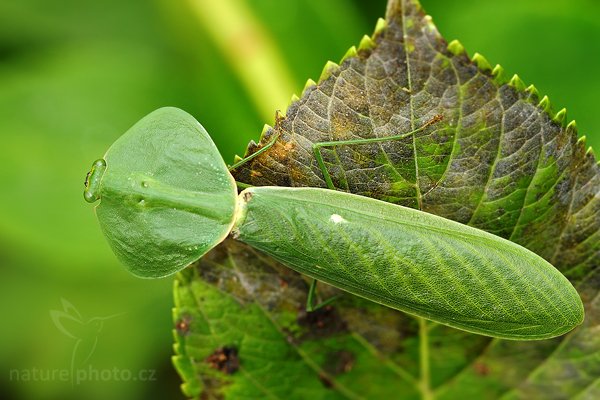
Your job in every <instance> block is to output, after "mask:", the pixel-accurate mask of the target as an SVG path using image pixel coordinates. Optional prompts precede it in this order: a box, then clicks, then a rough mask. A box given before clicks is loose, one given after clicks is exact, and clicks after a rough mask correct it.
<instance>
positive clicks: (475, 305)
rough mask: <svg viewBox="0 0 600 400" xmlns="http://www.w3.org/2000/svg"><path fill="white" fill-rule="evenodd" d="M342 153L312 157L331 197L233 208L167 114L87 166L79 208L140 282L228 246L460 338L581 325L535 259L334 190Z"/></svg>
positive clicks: (206, 148) (177, 115)
mask: <svg viewBox="0 0 600 400" xmlns="http://www.w3.org/2000/svg"><path fill="white" fill-rule="evenodd" d="M440 119H441V117H439V116H436V117H434V118H432V119H431V120H430V121H429V122H427V123H426V124H424V125H423V126H422V127H420V128H419V129H418V130H421V129H424V128H425V127H426V126H428V125H430V124H435V123H437V122H439V121H440ZM414 133H415V131H413V132H408V133H406V134H403V135H398V136H390V137H387V138H381V139H380V138H377V139H363V140H367V141H371V142H372V141H384V140H395V139H399V138H402V137H407V135H411V134H414ZM274 140H277V138H274V139H273V141H274ZM363 140H360V139H359V140H354V141H344V142H343V144H346V145H348V144H353V143H362V141H363ZM338 144H342V142H327V143H320V144H317V145H315V146H314V147H313V152H314V155H315V159H316V161H317V163H319V165H320V166H321V170H322V172H323V176H324V179H325V180H326V182H327V183H328V186H329V187H330V189H320V188H286V187H249V188H247V189H245V190H243V191H242V192H241V193H239V194H238V191H237V187H236V182H235V181H234V179H233V177H232V175H231V174H230V173H229V170H228V168H227V166H226V165H225V163H224V161H223V159H222V158H221V156H220V154H219V152H218V150H217V148H216V146H215V145H214V143H213V142H212V140H211V138H210V136H209V135H208V133H207V132H206V131H205V130H204V128H203V127H202V126H201V125H200V124H199V123H198V122H197V121H196V120H195V119H194V118H193V117H192V116H190V115H189V114H187V113H185V112H184V111H181V110H178V109H175V108H162V109H159V110H157V111H154V112H153V113H151V114H150V115H148V116H146V117H145V118H143V119H142V120H141V121H139V122H138V123H137V124H136V125H134V126H133V127H132V128H131V129H130V130H129V131H128V132H126V133H125V134H124V135H123V136H121V137H120V138H119V139H118V140H117V141H116V142H115V143H114V144H113V145H112V146H111V147H110V149H109V150H108V152H107V153H106V155H105V157H104V159H102V160H98V161H96V162H95V163H94V164H93V166H92V170H91V171H90V173H89V174H88V177H87V179H86V189H85V192H84V197H85V199H86V200H87V201H88V202H94V201H96V200H100V204H99V205H98V206H97V207H96V213H97V216H98V219H99V221H100V226H101V228H102V230H103V232H104V234H105V236H106V237H107V239H108V241H109V243H110V245H111V247H112V249H113V250H114V252H115V253H116V255H117V257H118V258H119V259H120V260H121V261H122V262H123V264H125V266H126V267H127V268H128V269H129V270H130V271H131V272H132V273H133V274H135V275H137V276H141V277H146V278H159V277H164V276H167V275H170V274H173V273H175V272H177V271H179V270H181V269H183V268H185V267H186V266H187V265H189V264H190V263H192V262H194V261H196V260H198V259H199V258H200V257H202V256H203V255H204V254H206V253H207V252H208V251H209V250H210V249H212V248H213V247H215V246H216V245H217V244H219V243H220V242H221V241H223V240H224V239H225V238H226V237H227V236H228V235H230V234H231V236H232V237H233V238H234V239H237V240H240V241H242V242H244V243H247V244H249V245H250V246H252V247H254V248H256V249H258V250H260V251H262V252H264V253H266V254H268V255H270V256H272V257H274V258H275V259H277V260H278V261H280V262H282V263H283V264H284V265H287V266H289V267H290V268H292V269H294V270H296V271H298V272H300V273H302V274H305V275H307V276H309V277H311V278H314V279H316V280H320V281H323V282H326V283H329V284H331V285H333V286H336V287H338V288H340V289H343V290H345V291H347V292H350V293H353V294H355V295H359V296H362V297H365V298H367V299H370V300H372V301H375V302H377V303H380V304H384V305H386V306H389V307H391V308H395V309H398V310H401V311H405V312H407V313H410V314H413V315H417V316H420V317H423V318H427V319H430V320H433V321H436V322H440V323H443V324H446V325H449V326H452V327H456V328H459V329H463V330H466V331H470V332H474V333H479V334H484V335H489V336H495V337H501V338H507V339H521V340H527V339H543V338H550V337H554V336H558V335H561V334H564V333H566V332H568V331H569V330H571V329H572V328H573V327H575V326H576V325H578V324H580V323H581V322H582V320H583V306H582V303H581V300H580V298H579V295H578V293H577V292H576V290H575V289H574V288H573V286H572V285H571V284H570V283H569V281H568V280H567V279H566V278H565V277H564V276H563V275H562V274H561V273H560V272H559V271H557V270H556V269H555V268H554V267H553V266H552V265H550V264H549V263H548V262H546V261H545V260H544V259H542V258H541V257H539V256H537V255H536V254H534V253H532V252H530V251H529V250H527V249H525V248H523V247H521V246H519V245H517V244H515V243H512V242H510V241H507V240H504V239H502V238H499V237H496V236H494V235H491V234H489V233H486V232H484V231H481V230H478V229H475V228H471V227H469V226H466V225H463V224H459V223H457V222H454V221H451V220H447V219H444V218H441V217H438V216H435V215H432V214H427V213H424V212H421V211H417V210H414V209H410V208H405V207H401V206H398V205H393V204H389V203H385V202H382V201H379V200H373V199H370V198H366V197H362V196H358V195H353V194H349V193H344V192H339V191H335V190H331V189H335V188H334V187H333V184H332V182H331V178H328V173H327V171H326V168H325V167H324V164H323V162H322V159H321V158H320V153H319V151H320V148H321V147H326V146H329V147H330V146H336V145H338ZM255 155H256V153H255ZM244 161H245V160H244ZM244 161H241V162H244ZM239 164H240V163H237V164H236V165H234V166H233V167H236V166H238V165H239ZM233 167H232V168H233ZM310 293H311V294H312V293H314V285H313V286H311V290H310Z"/></svg>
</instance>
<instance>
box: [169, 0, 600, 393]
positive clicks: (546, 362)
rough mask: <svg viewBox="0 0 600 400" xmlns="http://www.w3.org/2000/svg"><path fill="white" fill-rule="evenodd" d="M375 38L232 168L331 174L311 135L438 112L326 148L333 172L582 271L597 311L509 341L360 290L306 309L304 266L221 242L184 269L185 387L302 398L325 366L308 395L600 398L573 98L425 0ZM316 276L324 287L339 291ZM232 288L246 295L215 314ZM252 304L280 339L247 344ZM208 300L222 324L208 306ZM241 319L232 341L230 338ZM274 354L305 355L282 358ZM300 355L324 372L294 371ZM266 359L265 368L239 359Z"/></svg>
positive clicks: (593, 276)
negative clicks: (523, 72)
mask: <svg viewBox="0 0 600 400" xmlns="http://www.w3.org/2000/svg"><path fill="white" fill-rule="evenodd" d="M371 39H372V41H373V42H374V46H366V45H365V46H359V48H358V50H357V53H356V55H354V53H353V52H350V55H349V56H348V57H347V58H345V59H344V60H343V62H342V63H341V64H340V65H339V66H337V65H336V64H333V63H330V64H327V66H326V68H325V70H324V74H323V75H322V79H321V80H320V81H319V82H318V83H317V84H316V85H309V87H308V88H307V89H306V90H305V91H304V93H303V94H302V96H301V98H300V99H299V100H297V101H295V102H293V103H292V104H291V105H290V107H289V108H288V110H287V111H286V113H285V117H280V118H278V119H277V121H276V124H275V126H274V127H273V128H268V129H267V130H266V131H265V132H264V134H263V135H262V137H261V141H260V143H259V144H258V145H251V146H250V147H249V149H248V154H252V153H253V152H255V151H257V150H258V149H260V148H261V147H262V146H264V145H265V144H267V143H268V142H269V140H270V139H271V138H272V137H273V136H274V135H278V140H277V142H276V143H275V145H274V146H272V147H271V148H269V149H268V150H266V151H265V152H263V153H262V154H260V155H259V156H257V157H256V158H254V159H252V160H251V162H250V163H248V164H246V165H244V166H242V167H241V168H240V169H238V170H237V171H236V172H235V177H236V179H237V180H238V181H242V182H246V183H249V184H252V185H259V186H260V185H279V186H315V187H325V181H324V177H323V175H322V173H321V171H320V169H319V168H318V165H317V162H316V160H315V159H314V157H313V156H312V152H311V145H312V143H315V142H321V141H331V140H342V139H350V138H361V137H362V138H367V137H381V136H386V135H397V134H401V133H404V132H408V131H412V130H415V129H416V128H418V127H419V126H422V125H423V124H424V123H425V122H426V121H428V120H430V119H431V118H432V117H433V116H434V115H437V114H442V115H443V116H444V120H443V121H442V122H441V123H439V124H437V125H436V126H435V128H436V129H433V130H427V131H422V132H420V133H419V134H417V135H416V136H415V137H414V138H407V139H406V140H405V141H393V142H392V141H390V142H387V143H382V144H369V145H362V146H356V145H355V146H337V147H334V148H331V149H323V151H322V154H323V158H324V160H325V161H326V165H327V168H328V171H329V173H330V175H331V177H332V178H333V182H334V184H335V185H336V187H338V188H339V189H340V190H345V191H350V192H352V193H357V194H361V195H364V196H370V197H374V198H378V199H382V200H386V201H389V202H392V203H396V204H402V205H405V206H410V207H414V208H419V209H421V210H424V211H427V212H430V213H433V214H437V215H440V216H443V217H446V218H450V219H453V220H455V221H458V222H461V223H464V224H468V225H471V226H474V227H478V228H481V229H484V230H486V231H488V232H490V233H493V234H496V235H499V236H502V237H504V238H507V239H510V240H511V241H514V242H516V243H519V244H521V245H523V246H525V247H526V248H528V249H530V250H532V251H534V252H535V253H537V254H538V255H540V256H542V257H544V258H545V259H546V260H548V261H549V262H551V263H552V264H553V265H554V266H556V267H557V268H558V269H559V270H560V271H561V272H562V273H563V274H565V276H566V277H567V278H569V279H570V281H571V282H572V283H573V284H574V285H575V286H576V288H577V289H578V291H579V294H580V295H581V297H582V299H583V302H584V306H585V311H586V319H585V321H584V323H583V324H582V325H581V326H580V327H579V328H577V329H576V330H574V331H573V332H571V333H569V334H568V335H565V336H563V337H560V338H555V339H551V340H542V341H539V342H514V341H503V340H496V339H489V338H486V337H482V336H477V335H471V334H467V333H464V332H461V331H457V330H453V329H451V328H447V327H445V326H442V325H436V324H431V323H425V322H423V321H422V320H420V321H415V320H413V319H411V317H408V316H406V315H404V314H401V313H398V312H395V311H393V310H389V309H385V308H382V307H380V306H377V305H375V304H371V303H369V302H365V301H362V300H360V299H357V298H354V297H351V296H344V297H343V298H342V300H340V301H336V302H335V303H334V305H333V306H330V307H328V308H326V309H325V310H322V311H321V312H317V313H316V314H309V315H306V314H305V313H304V312H303V311H302V310H303V305H304V302H305V296H306V289H307V287H306V284H305V283H304V281H303V280H302V278H301V277H299V276H298V275H297V274H295V273H293V272H291V271H289V270H288V269H285V268H283V267H281V266H280V265H278V264H277V263H275V262H274V261H272V260H270V259H267V258H265V257H264V256H262V255H260V254H257V253H254V252H253V251H252V250H250V249H249V248H247V247H245V246H243V245H240V244H235V245H234V244H232V243H231V242H226V243H225V244H224V245H222V246H220V247H219V248H218V249H216V250H215V251H213V252H212V253H209V255H208V257H205V258H204V259H203V260H201V261H200V262H199V263H198V264H197V265H196V266H195V267H194V268H192V269H189V270H186V271H184V272H183V273H182V274H181V275H180V276H179V277H178V283H177V287H176V291H175V296H176V307H177V308H176V310H175V320H176V321H177V326H178V327H182V326H183V327H185V328H186V329H183V330H182V329H179V330H176V340H177V345H176V352H177V356H176V360H177V361H176V365H178V366H179V370H180V371H182V375H183V376H184V379H185V381H186V386H185V388H186V390H187V394H189V395H197V394H198V393H200V392H202V391H204V393H205V396H206V397H208V398H212V397H219V396H223V397H225V398H232V399H236V398H248V397H245V395H244V394H241V395H240V394H239V393H240V392H235V391H233V390H234V389H232V388H236V389H235V390H239V386H238V385H243V386H244V387H245V388H246V389H247V390H248V393H256V390H262V391H261V392H260V393H261V396H259V397H266V398H286V399H288V398H290V399H294V398H305V395H306V394H307V393H308V391H310V390H312V388H314V383H315V382H318V383H320V384H321V386H322V388H321V390H320V391H318V393H319V394H318V395H316V394H314V395H313V394H312V392H310V396H315V397H322V398H338V397H340V398H368V399H385V398H403V399H404V398H406V399H410V398H426V399H431V398H440V399H442V398H447V399H456V398H500V397H502V396H506V397H507V398H557V399H558V398H575V397H577V396H579V398H596V397H598V396H599V395H600V385H598V382H599V381H600V361H599V359H598V354H600V335H598V334H597V331H598V329H600V328H599V326H600V310H599V309H598V308H599V303H598V298H599V296H598V293H599V291H598V288H599V286H600V283H599V282H600V270H599V268H598V267H599V262H600V238H599V236H600V234H599V233H598V232H599V229H600V195H599V193H600V170H599V167H598V164H597V162H596V160H595V158H594V156H593V154H592V152H591V151H586V146H585V141H584V140H583V139H580V140H577V132H576V128H575V125H574V124H568V125H566V124H565V121H566V117H565V115H566V114H565V112H563V111H561V112H558V113H554V112H552V111H551V109H552V107H551V106H550V102H549V101H548V98H547V97H545V96H544V97H542V98H540V96H539V95H538V94H537V90H535V87H528V86H526V85H525V84H524V83H523V82H522V81H521V80H520V79H519V78H518V77H517V76H515V77H513V78H506V75H505V73H504V72H503V70H502V68H500V67H495V68H492V69H491V70H490V68H489V62H487V61H486V60H485V58H483V57H482V56H479V55H478V56H475V57H474V61H472V60H470V59H469V58H468V57H467V55H466V53H465V51H464V48H463V46H462V45H460V43H458V42H452V43H451V44H450V45H448V44H447V43H446V41H445V40H444V39H443V38H442V37H441V36H440V35H439V33H438V32H437V30H436V28H435V26H434V25H433V24H432V22H431V19H430V18H429V17H427V16H426V15H425V14H424V13H423V11H422V10H421V8H420V5H419V4H418V3H417V2H415V1H409V0H403V1H399V0H398V1H391V2H390V4H389V6H388V14H387V17H386V21H385V23H384V22H380V23H378V24H377V29H376V32H375V34H374V36H373V37H372V38H371ZM365 43H366V42H365ZM320 287H321V286H320ZM215 290H217V291H218V293H219V294H218V295H215V296H209V294H210V293H213V294H215V293H217V292H215ZM320 290H321V291H322V292H324V293H322V294H323V297H324V298H327V297H328V296H330V295H332V294H333V293H335V292H336V291H335V290H334V289H331V288H325V289H320ZM225 300H229V301H234V302H235V304H237V307H238V308H237V309H229V308H228V309H226V311H225V310H224V311H223V312H222V313H221V312H219V311H218V310H219V307H220V306H219V302H222V301H225ZM255 307H259V308H261V309H262V310H263V313H264V316H263V317H262V319H261V321H262V322H261V323H267V322H269V321H270V323H271V324H273V326H271V328H270V329H274V330H275V331H277V332H279V333H278V335H279V339H278V340H279V341H278V342H277V343H278V344H281V346H282V347H278V346H279V345H278V346H276V347H270V346H269V345H268V344H264V343H263V344H262V345H258V346H257V345H254V343H252V342H250V339H249V338H250V337H252V336H255V335H256V332H260V331H254V329H257V328H255V327H254V326H248V324H247V323H246V322H244V318H242V316H246V314H250V312H251V311H252V310H253V309H254V308H255ZM205 309H209V310H211V309H212V310H217V311H215V314H216V315H217V316H221V317H223V316H227V322H222V321H223V319H222V318H214V317H213V318H206V317H205V316H203V315H201V314H202V313H203V310H205ZM183 322H185V323H183ZM234 331H237V332H239V336H237V339H236V340H233V339H231V338H230V337H229V336H228V335H229V333H230V332H234ZM259 335H260V334H259ZM264 336H265V337H272V336H270V335H269V336H267V335H266V334H265V335H264ZM275 336H277V335H275ZM207 338H210V341H209V340H208V339H207ZM228 346H229V347H232V348H235V349H236V353H235V354H236V357H237V360H236V362H237V363H239V369H238V370H237V371H235V372H231V373H228V372H223V368H220V367H219V365H218V364H215V363H214V361H212V360H214V359H215V357H214V355H215V354H217V355H219V354H220V353H222V352H223V351H222V349H224V348H229V347H228ZM219 349H221V352H219ZM278 352H280V353H281V354H290V353H291V354H294V356H290V358H289V360H290V363H289V364H287V362H288V358H285V360H283V361H281V360H280V359H278V358H277V357H278V356H280V355H281V354H276V353H278ZM287 352H289V353H287ZM297 357H300V359H301V360H303V364H305V366H307V367H309V368H310V370H311V371H309V372H305V371H306V368H301V369H300V368H299V369H297V370H296V369H295V367H293V365H296V364H294V360H297ZM257 360H258V361H259V363H258V364H259V365H262V366H263V369H261V368H256V369H254V368H251V369H246V368H245V367H244V366H245V365H247V366H255V365H257V364H256V362H257ZM184 366H185V368H184ZM289 366H292V367H291V368H289V369H288V367H289ZM267 367H268V368H273V369H274V370H278V371H279V370H282V371H290V372H289V373H287V374H286V378H285V379H283V378H282V379H279V380H278V381H277V384H276V385H271V384H270V381H268V380H266V379H265V378H261V375H260V372H261V371H263V370H264V368H267ZM307 374H308V376H307ZM310 378H312V380H311V379H310ZM249 381H251V383H252V385H250V383H248V382H249ZM244 382H245V383H244ZM281 386H283V387H285V390H282V389H281ZM257 387H258V388H259V389H256V388H257ZM304 389H306V390H307V392H303V390H304ZM230 390H231V392H230ZM281 393H285V394H281Z"/></svg>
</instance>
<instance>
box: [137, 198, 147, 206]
mask: <svg viewBox="0 0 600 400" xmlns="http://www.w3.org/2000/svg"><path fill="white" fill-rule="evenodd" d="M138 204H139V205H140V206H141V207H144V206H145V205H146V200H144V199H141V200H140V201H139V202H138Z"/></svg>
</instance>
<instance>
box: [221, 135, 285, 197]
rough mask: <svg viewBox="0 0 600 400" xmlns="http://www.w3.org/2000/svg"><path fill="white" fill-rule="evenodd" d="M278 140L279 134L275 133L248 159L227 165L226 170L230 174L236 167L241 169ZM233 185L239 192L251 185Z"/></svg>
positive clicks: (237, 183)
mask: <svg viewBox="0 0 600 400" xmlns="http://www.w3.org/2000/svg"><path fill="white" fill-rule="evenodd" d="M278 138H279V133H276V134H275V135H274V136H273V138H272V139H271V140H269V143H267V144H265V145H264V146H263V147H261V148H260V149H258V150H257V151H255V152H254V153H252V154H250V155H249V156H248V157H244V158H242V159H241V160H239V161H238V162H236V163H234V164H233V165H229V166H228V167H227V168H228V169H229V171H230V172H231V171H232V170H234V169H236V168H238V167H241V166H242V165H244V164H246V163H247V162H248V161H250V160H252V159H253V158H254V157H256V156H259V155H260V154H261V153H263V152H265V151H267V150H268V149H269V148H270V147H271V146H273V145H274V144H275V142H276V141H277V139H278ZM235 184H236V185H237V187H238V189H240V190H244V189H247V188H249V187H252V185H249V184H247V183H244V182H238V181H235Z"/></svg>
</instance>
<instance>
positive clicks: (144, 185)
mask: <svg viewBox="0 0 600 400" xmlns="http://www.w3.org/2000/svg"><path fill="white" fill-rule="evenodd" d="M148 186H150V185H149V184H148V182H146V181H142V187H143V188H147V187H148Z"/></svg>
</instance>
